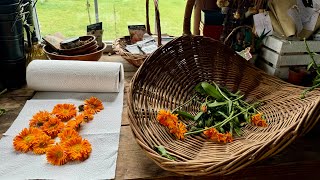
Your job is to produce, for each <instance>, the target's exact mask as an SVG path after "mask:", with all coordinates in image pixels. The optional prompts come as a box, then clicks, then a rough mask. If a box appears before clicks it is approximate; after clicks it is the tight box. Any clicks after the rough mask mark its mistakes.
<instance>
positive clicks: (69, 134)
mask: <svg viewBox="0 0 320 180" xmlns="http://www.w3.org/2000/svg"><path fill="white" fill-rule="evenodd" d="M58 137H59V138H60V142H61V143H65V142H67V141H69V140H70V139H72V138H76V137H80V135H79V133H78V132H77V131H75V130H74V129H70V128H68V129H64V130H63V131H62V132H61V133H59V134H58Z"/></svg>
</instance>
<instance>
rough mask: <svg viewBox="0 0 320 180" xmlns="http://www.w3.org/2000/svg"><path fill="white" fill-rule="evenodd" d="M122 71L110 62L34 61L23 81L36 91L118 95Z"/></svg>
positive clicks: (118, 64)
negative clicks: (25, 80)
mask: <svg viewBox="0 0 320 180" xmlns="http://www.w3.org/2000/svg"><path fill="white" fill-rule="evenodd" d="M121 68H122V67H121V64H120V63H111V62H98V61H97V62H91V61H90V62H87V61H59V60H33V61H32V62H31V63H30V64H29V65H28V67H27V74H26V79H27V84H28V87H29V88H30V89H34V90H36V91H69V92H119V86H120V80H121V78H122V77H121V76H122V75H123V74H122V73H121Z"/></svg>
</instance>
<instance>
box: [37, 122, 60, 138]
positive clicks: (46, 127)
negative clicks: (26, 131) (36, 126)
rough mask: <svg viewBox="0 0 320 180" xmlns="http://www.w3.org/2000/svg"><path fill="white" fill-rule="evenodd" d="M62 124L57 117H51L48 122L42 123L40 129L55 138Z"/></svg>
mask: <svg viewBox="0 0 320 180" xmlns="http://www.w3.org/2000/svg"><path fill="white" fill-rule="evenodd" d="M63 128H64V124H63V122H61V120H60V119H58V118H57V117H51V118H50V119H49V121H48V122H46V123H44V124H43V126H42V127H41V129H42V130H43V131H44V132H45V133H47V134H48V135H49V136H50V137H52V138H55V137H57V135H58V134H59V133H60V132H61V131H62V130H63Z"/></svg>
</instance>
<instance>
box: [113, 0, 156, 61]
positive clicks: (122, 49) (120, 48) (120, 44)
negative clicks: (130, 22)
mask: <svg viewBox="0 0 320 180" xmlns="http://www.w3.org/2000/svg"><path fill="white" fill-rule="evenodd" d="M153 3H154V10H155V18H156V21H155V22H156V24H155V26H156V30H157V41H158V46H161V25H160V11H159V6H158V4H159V2H158V0H153ZM146 31H147V33H148V34H149V35H152V33H151V30H150V20H149V0H146ZM130 44H131V42H128V41H127V40H126V39H125V38H124V37H122V38H119V39H117V40H116V41H115V43H114V49H115V50H116V51H117V52H118V53H119V54H120V55H121V57H123V58H124V59H125V60H127V61H128V62H129V63H131V64H132V65H134V66H135V67H139V66H140V65H141V64H142V63H143V61H144V60H145V59H146V58H147V57H148V56H149V54H132V53H130V52H129V51H128V50H126V46H127V45H130Z"/></svg>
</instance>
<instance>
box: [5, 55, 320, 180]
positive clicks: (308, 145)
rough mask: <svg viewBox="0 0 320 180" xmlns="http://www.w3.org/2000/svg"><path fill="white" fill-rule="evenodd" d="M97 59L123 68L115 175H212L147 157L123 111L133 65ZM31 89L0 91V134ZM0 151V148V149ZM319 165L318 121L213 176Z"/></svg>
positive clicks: (261, 175)
mask: <svg viewBox="0 0 320 180" xmlns="http://www.w3.org/2000/svg"><path fill="white" fill-rule="evenodd" d="M101 61H111V62H122V63H123V64H124V69H125V98H124V106H123V115H122V123H121V135H120V144H119V153H118V160H117V169H116V179H212V177H189V176H182V175H178V174H175V173H171V172H168V171H164V170H162V169H161V168H160V167H158V166H157V165H156V164H155V163H154V162H153V161H152V160H150V159H149V158H148V157H147V156H146V155H145V154H144V152H143V151H142V150H141V148H140V147H139V146H138V145H137V143H136V141H135V139H134V137H133V134H132V132H131V129H130V125H129V124H130V123H129V120H128V115H127V102H126V100H127V97H126V94H127V91H128V86H129V82H130V80H131V78H132V76H133V75H134V73H135V71H136V70H137V68H135V67H133V66H131V65H130V64H128V63H127V62H126V61H124V60H123V59H122V58H120V57H118V56H110V57H109V56H104V57H103V58H102V60H101ZM33 94H34V91H32V90H30V89H27V88H21V89H17V90H13V91H8V92H6V93H5V94H3V95H0V108H4V109H6V110H7V113H6V114H5V115H3V116H0V138H1V137H2V133H4V132H5V131H6V130H7V129H8V128H9V127H10V126H11V124H12V122H13V121H14V120H15V118H16V117H17V115H18V114H19V112H20V111H21V109H22V107H23V106H24V104H25V102H26V100H28V99H31V98H32V96H33ZM0 153H1V149H0ZM319 169H320V125H319V124H318V125H317V126H316V127H315V128H314V129H313V130H312V131H311V132H310V133H308V134H307V135H306V136H305V137H301V138H299V139H298V140H297V141H296V142H294V143H293V144H292V145H290V146H289V147H287V148H286V149H285V150H284V151H282V152H281V153H280V154H278V155H276V156H274V157H271V158H269V159H267V160H265V161H262V162H259V163H257V164H255V165H252V166H249V167H247V168H245V169H243V170H240V171H239V172H237V173H235V174H232V175H228V176H220V177H215V178H216V179H270V178H277V179H278V178H285V179H289V178H294V179H297V178H303V179H319V177H318V175H317V173H318V170H319Z"/></svg>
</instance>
